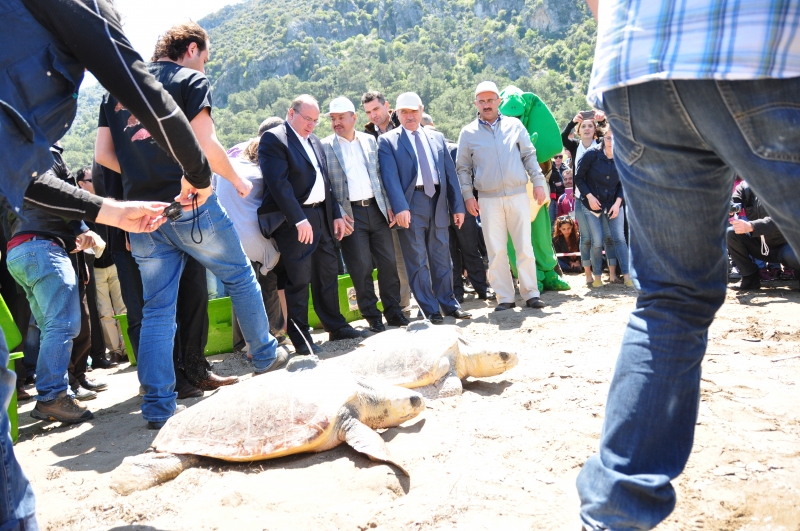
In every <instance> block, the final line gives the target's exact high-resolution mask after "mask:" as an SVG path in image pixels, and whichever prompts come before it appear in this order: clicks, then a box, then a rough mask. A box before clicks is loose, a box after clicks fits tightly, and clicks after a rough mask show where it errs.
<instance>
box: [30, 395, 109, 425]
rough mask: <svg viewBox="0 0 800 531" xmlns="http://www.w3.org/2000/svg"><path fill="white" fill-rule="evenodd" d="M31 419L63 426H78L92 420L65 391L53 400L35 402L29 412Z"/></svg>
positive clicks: (83, 407) (92, 416)
mask: <svg viewBox="0 0 800 531" xmlns="http://www.w3.org/2000/svg"><path fill="white" fill-rule="evenodd" d="M31 417H33V418H35V419H39V420H46V421H56V422H63V423H64V424H78V423H79V422H83V421H85V420H91V419H93V418H94V415H92V412H91V411H89V410H88V409H86V406H84V405H83V404H79V403H78V401H77V400H75V397H73V396H70V395H68V394H67V392H66V391H61V392H60V393H58V397H57V398H56V399H55V400H50V401H48V402H41V401H39V402H36V406H34V408H33V409H32V410H31Z"/></svg>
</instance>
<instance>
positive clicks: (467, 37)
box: [65, 0, 596, 166]
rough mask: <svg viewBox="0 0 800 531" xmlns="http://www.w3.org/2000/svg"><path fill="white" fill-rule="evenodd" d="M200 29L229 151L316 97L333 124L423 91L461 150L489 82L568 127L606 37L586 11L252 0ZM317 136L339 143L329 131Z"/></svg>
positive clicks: (87, 138)
mask: <svg viewBox="0 0 800 531" xmlns="http://www.w3.org/2000/svg"><path fill="white" fill-rule="evenodd" d="M199 23H200V25H201V26H203V27H204V28H206V30H207V31H208V32H209V34H210V37H211V60H210V61H209V62H208V64H207V71H206V73H207V75H208V77H209V79H210V80H211V82H212V86H213V88H214V103H215V110H214V112H213V116H214V119H215V122H216V125H217V131H218V135H219V137H220V140H221V141H222V143H223V145H225V146H226V147H229V146H231V145H233V144H235V143H237V142H241V141H243V140H245V139H247V138H248V137H250V136H253V135H254V134H255V132H256V130H257V128H258V124H259V123H260V122H261V120H263V119H264V118H266V117H268V116H273V115H276V116H281V117H283V116H285V114H286V110H287V109H288V106H289V102H290V101H291V99H292V98H293V97H294V96H296V95H298V94H301V93H308V94H311V95H313V96H315V97H316V98H317V99H319V101H320V104H321V106H322V109H323V113H324V112H325V111H326V110H327V104H328V102H330V100H332V99H333V98H335V97H337V96H347V97H349V98H351V99H352V100H353V102H354V103H355V104H356V107H357V108H359V107H360V105H359V100H360V97H361V94H362V93H363V92H365V91H366V90H381V91H383V92H384V93H386V94H387V96H388V97H389V99H390V101H391V102H392V103H393V102H394V100H395V98H396V97H397V95H398V94H400V93H401V92H406V91H415V92H417V93H418V94H419V95H420V97H421V98H422V101H423V102H424V103H425V107H426V108H425V110H426V112H428V113H430V114H431V115H432V116H433V119H434V122H435V124H436V126H437V128H438V129H439V130H440V131H442V132H443V133H444V134H445V136H447V137H449V138H451V139H453V140H456V139H457V138H458V133H459V130H460V129H461V127H462V126H463V125H464V124H466V123H468V122H469V121H470V120H472V119H473V118H474V111H475V108H474V106H473V105H472V100H473V94H474V92H473V91H474V88H475V85H476V84H477V83H478V82H479V81H482V80H484V79H491V80H494V81H495V82H496V83H497V85H498V86H499V87H500V88H501V89H502V88H503V87H505V86H506V85H508V84H515V85H517V86H518V87H520V88H522V89H523V90H526V91H532V92H534V93H536V94H538V95H539V96H540V97H541V98H542V99H543V100H544V101H545V102H546V103H547V104H548V105H549V107H550V109H551V110H552V111H553V113H554V114H555V115H556V118H557V119H558V120H559V122H560V123H563V122H565V121H567V120H569V118H571V117H572V116H574V114H575V112H577V111H578V110H579V109H580V108H582V107H584V106H585V99H584V94H585V92H586V86H587V84H588V79H589V74H590V72H591V65H592V56H593V53H594V42H595V34H596V25H595V22H594V20H593V19H592V18H591V15H590V14H589V12H588V9H586V6H585V2H584V1H583V0H251V1H250V2H245V3H241V4H237V5H235V6H229V7H226V8H224V9H222V10H221V11H219V12H217V13H215V14H213V15H210V16H208V17H206V18H204V19H202V20H200V21H199ZM165 29H166V28H165ZM154 44H155V43H154ZM96 92H98V93H99V90H90V91H87V92H86V93H85V94H84V93H82V94H81V100H80V104H81V108H80V117H79V120H78V121H77V122H76V125H75V126H73V128H72V130H71V131H70V133H69V135H68V140H66V141H65V144H66V145H67V146H68V153H67V156H68V159H67V160H68V162H69V163H70V164H71V165H73V166H75V165H77V164H83V163H86V162H87V161H88V160H90V159H91V149H92V146H91V144H92V141H93V139H94V135H93V134H90V132H89V131H88V130H87V127H86V125H87V124H90V123H92V122H96V116H97V94H96ZM86 116H88V117H89V118H88V119H87V118H85V117H86ZM363 123H364V116H363V114H362V115H361V116H360V121H359V124H360V125H363ZM88 129H91V127H89V128H88ZM316 132H317V134H318V135H319V136H325V135H327V134H330V126H329V124H328V123H327V120H325V119H324V118H323V120H321V122H320V125H319V126H318V128H317V131H316ZM69 151H71V153H70V152H69Z"/></svg>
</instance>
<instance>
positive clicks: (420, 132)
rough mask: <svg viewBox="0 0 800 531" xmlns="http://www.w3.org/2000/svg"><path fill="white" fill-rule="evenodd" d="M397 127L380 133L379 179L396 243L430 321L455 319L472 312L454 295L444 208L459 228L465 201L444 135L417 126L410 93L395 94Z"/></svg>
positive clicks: (416, 104)
mask: <svg viewBox="0 0 800 531" xmlns="http://www.w3.org/2000/svg"><path fill="white" fill-rule="evenodd" d="M395 110H396V112H397V116H398V118H399V119H400V125H401V127H398V128H396V129H393V130H391V131H389V132H388V133H385V134H383V135H381V136H380V137H379V138H378V159H379V160H380V165H381V179H382V180H383V185H384V188H385V189H386V194H387V195H388V196H389V203H391V207H392V210H393V211H394V212H395V221H396V222H397V224H398V225H399V226H400V227H402V229H404V230H400V232H399V234H398V236H399V237H400V247H401V248H402V249H403V258H404V260H405V263H406V270H407V272H408V281H409V284H411V291H412V292H413V293H414V298H416V299H417V303H418V304H419V307H420V309H421V310H422V312H423V313H424V314H425V315H426V316H427V317H428V318H429V319H430V320H431V322H432V323H434V324H441V323H442V322H444V318H443V317H442V314H441V313H440V312H441V311H444V313H445V314H447V315H451V316H453V317H455V318H456V319H469V318H470V317H472V315H471V314H470V313H468V312H465V311H464V310H462V309H461V306H459V304H458V301H457V300H456V298H455V295H453V269H452V264H451V261H450V244H449V241H448V235H447V227H448V226H449V225H450V220H449V218H448V211H449V212H452V213H453V221H454V223H455V225H456V226H457V227H459V228H460V227H461V224H462V223H463V222H464V200H463V198H462V195H461V189H460V188H459V185H458V177H457V175H456V168H455V164H454V163H453V159H452V158H451V157H450V153H449V151H448V150H447V148H446V146H445V140H444V136H442V134H441V133H439V132H437V131H431V130H426V129H424V128H423V127H422V126H421V122H422V111H423V106H422V100H420V98H419V96H417V95H416V94H415V93H413V92H406V93H403V94H400V96H398V97H397V105H396V106H395Z"/></svg>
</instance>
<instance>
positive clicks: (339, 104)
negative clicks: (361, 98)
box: [325, 96, 356, 116]
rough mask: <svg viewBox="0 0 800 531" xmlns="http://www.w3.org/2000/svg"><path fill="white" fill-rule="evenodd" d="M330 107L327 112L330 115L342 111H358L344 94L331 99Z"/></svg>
mask: <svg viewBox="0 0 800 531" xmlns="http://www.w3.org/2000/svg"><path fill="white" fill-rule="evenodd" d="M328 109H329V110H328V112H326V113H325V116H330V115H331V114H334V113H340V112H352V113H354V112H356V108H355V107H354V106H353V102H352V101H350V100H349V99H347V98H345V97H344V96H340V97H338V98H335V99H334V100H333V101H331V103H330V106H329V107H328Z"/></svg>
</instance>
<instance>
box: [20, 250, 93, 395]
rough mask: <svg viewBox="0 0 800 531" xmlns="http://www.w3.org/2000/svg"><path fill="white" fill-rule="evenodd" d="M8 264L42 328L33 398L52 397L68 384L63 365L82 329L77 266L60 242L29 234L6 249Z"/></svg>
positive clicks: (66, 365) (66, 387)
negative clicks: (34, 237) (26, 238)
mask: <svg viewBox="0 0 800 531" xmlns="http://www.w3.org/2000/svg"><path fill="white" fill-rule="evenodd" d="M8 270H9V272H10V273H11V275H12V276H13V277H14V279H15V280H16V281H17V282H18V283H19V285H20V286H22V289H23V290H25V295H26V296H27V297H28V302H29V303H30V305H31V313H32V314H33V316H34V317H35V318H36V322H37V323H39V328H40V329H41V339H40V342H39V359H38V360H37V362H36V392H37V396H36V399H37V400H40V401H43V402H47V401H50V400H54V399H55V398H56V397H58V394H59V393H60V392H62V391H66V390H67V389H68V388H69V378H68V376H67V368H68V367H69V359H70V356H71V355H72V340H73V339H74V338H75V337H76V336H77V335H78V333H79V332H80V331H81V310H80V299H79V297H78V278H77V276H76V275H75V269H74V268H73V267H72V261H71V260H70V258H69V256H68V255H67V252H66V251H65V250H64V249H63V248H62V247H61V246H60V245H58V244H57V243H55V242H51V241H49V240H32V241H28V242H25V243H23V244H20V245H18V246H16V247H14V248H13V249H11V251H9V253H8ZM69 393H71V391H69Z"/></svg>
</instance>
